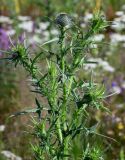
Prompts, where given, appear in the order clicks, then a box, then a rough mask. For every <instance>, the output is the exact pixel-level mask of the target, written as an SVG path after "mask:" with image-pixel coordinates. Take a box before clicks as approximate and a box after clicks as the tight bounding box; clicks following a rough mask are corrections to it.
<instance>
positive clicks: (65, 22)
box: [55, 13, 73, 28]
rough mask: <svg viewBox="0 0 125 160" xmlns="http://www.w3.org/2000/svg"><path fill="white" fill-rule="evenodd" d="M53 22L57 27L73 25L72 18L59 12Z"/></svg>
mask: <svg viewBox="0 0 125 160" xmlns="http://www.w3.org/2000/svg"><path fill="white" fill-rule="evenodd" d="M55 22H56V24H57V25H59V27H66V28H70V27H72V25H73V19H72V18H71V17H70V16H69V15H67V14H66V13H60V14H59V15H57V17H56V19H55Z"/></svg>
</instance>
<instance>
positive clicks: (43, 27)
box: [39, 22, 49, 30]
mask: <svg viewBox="0 0 125 160" xmlns="http://www.w3.org/2000/svg"><path fill="white" fill-rule="evenodd" d="M48 26H49V22H40V23H39V27H40V29H41V30H46V29H47V27H48Z"/></svg>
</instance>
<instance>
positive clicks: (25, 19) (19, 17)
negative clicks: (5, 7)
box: [18, 15, 31, 21]
mask: <svg viewBox="0 0 125 160" xmlns="http://www.w3.org/2000/svg"><path fill="white" fill-rule="evenodd" d="M18 19H19V20H20V21H29V20H30V19H31V18H30V17H29V16H21V15H20V16H18Z"/></svg>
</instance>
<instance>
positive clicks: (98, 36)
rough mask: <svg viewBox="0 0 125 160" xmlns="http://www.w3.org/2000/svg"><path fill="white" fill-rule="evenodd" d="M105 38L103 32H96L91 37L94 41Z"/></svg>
mask: <svg viewBox="0 0 125 160" xmlns="http://www.w3.org/2000/svg"><path fill="white" fill-rule="evenodd" d="M104 38H105V36H104V34H97V35H95V36H94V37H93V40H94V41H95V42H101V41H102V40H103V39H104Z"/></svg>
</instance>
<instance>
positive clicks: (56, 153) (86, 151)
mask: <svg viewBox="0 0 125 160" xmlns="http://www.w3.org/2000/svg"><path fill="white" fill-rule="evenodd" d="M54 22H55V25H56V26H57V27H58V29H59V32H60V34H59V37H57V38H54V39H52V40H50V41H48V42H46V43H44V44H42V45H40V46H39V48H40V49H41V51H40V52H39V53H37V54H34V55H32V54H30V51H29V48H26V46H25V45H23V44H17V45H16V46H13V47H12V48H11V52H8V53H9V54H10V56H9V60H11V61H12V62H13V63H14V64H15V66H17V65H19V64H20V65H22V66H23V67H24V69H25V70H26V71H27V72H28V74H29V75H30V77H31V79H32V80H31V83H32V84H31V85H33V86H34V90H32V92H34V93H35V94H38V95H40V96H41V98H40V97H39V98H38V97H36V98H35V103H36V107H35V108H33V109H27V110H25V111H22V112H18V113H15V114H14V116H16V115H21V114H26V113H35V114H36V115H37V116H38V118H36V117H35V116H34V117H33V127H34V131H33V133H32V134H33V135H34V137H35V138H36V140H37V142H36V144H32V149H33V152H34V159H36V160H45V159H46V160H47V159H49V160H68V159H81V160H88V159H89V160H97V159H98V160H99V159H100V160H102V159H103V157H102V153H101V152H102V151H101V149H99V147H97V146H96V145H95V143H94V142H93V140H94V141H96V140H97V137H96V136H97V135H101V134H99V133H97V124H98V123H96V124H94V125H93V126H89V123H88V121H89V120H90V119H91V117H90V116H91V114H90V110H103V111H107V109H106V108H105V107H104V106H103V99H104V98H105V88H104V86H102V85H100V84H98V83H94V82H93V80H92V78H91V79H90V80H89V81H88V82H85V81H84V80H83V79H79V77H78V76H77V73H78V72H79V71H80V70H82V69H83V67H84V65H86V64H87V63H94V62H88V61H87V59H86V52H87V51H89V48H90V47H91V44H92V43H93V40H92V37H93V35H94V34H95V33H97V32H100V31H102V30H104V29H105V27H106V26H107V22H106V21H105V20H104V18H103V16H101V15H100V14H95V15H94V17H93V19H92V20H91V22H90V26H89V28H88V32H86V33H84V32H83V31H82V29H81V28H79V27H78V26H77V24H76V23H75V22H74V21H73V20H72V18H71V17H70V16H69V15H67V14H66V13H61V14H59V15H58V16H57V17H56V19H55V21H54ZM49 43H52V44H51V45H52V46H54V47H53V48H56V49H52V50H47V47H46V44H49ZM39 62H41V63H42V62H44V66H43V65H41V66H40V63H39ZM42 64H43V63H42ZM40 68H41V69H40ZM45 101H46V103H45ZM95 135H96V136H95ZM76 141H77V145H78V146H79V147H78V148H80V152H79V153H78V154H77V156H76V155H75V153H74V151H73V150H74V146H75V144H76Z"/></svg>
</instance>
